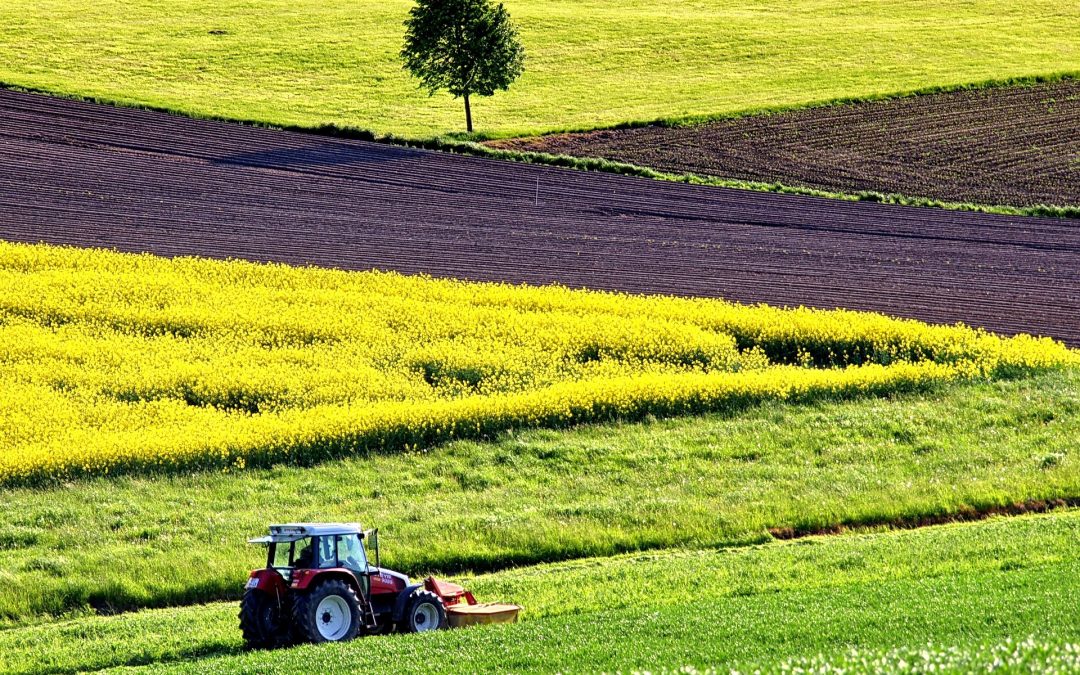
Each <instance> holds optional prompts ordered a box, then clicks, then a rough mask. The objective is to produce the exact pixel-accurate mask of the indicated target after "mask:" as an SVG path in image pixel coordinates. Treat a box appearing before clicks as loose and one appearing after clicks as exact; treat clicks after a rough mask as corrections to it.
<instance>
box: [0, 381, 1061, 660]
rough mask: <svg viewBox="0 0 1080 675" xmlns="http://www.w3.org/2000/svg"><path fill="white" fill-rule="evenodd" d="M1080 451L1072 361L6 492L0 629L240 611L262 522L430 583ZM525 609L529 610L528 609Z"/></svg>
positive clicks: (747, 531) (1006, 480) (750, 528)
mask: <svg viewBox="0 0 1080 675" xmlns="http://www.w3.org/2000/svg"><path fill="white" fill-rule="evenodd" d="M1077 438H1080V369H1076V368H1070V369H1067V370H1063V371H1054V372H1050V373H1045V374H1042V375H1037V376H1034V377H1030V378H1022V379H1013V380H1007V381H998V382H990V383H979V384H964V385H960V384H957V385H948V386H946V387H943V388H942V389H941V390H938V391H934V392H931V393H925V394H908V395H903V396H898V397H890V398H886V399H878V398H872V399H863V400H856V401H847V402H816V403H810V404H790V403H777V402H773V403H768V404H765V405H762V406H760V407H757V408H751V409H747V410H744V411H742V412H740V413H738V414H736V415H725V414H710V415H706V416H701V417H680V418H674V419H668V420H657V421H652V422H646V423H638V424H625V423H623V424H605V425H594V426H584V427H579V428H576V429H572V430H567V431H553V430H532V431H525V432H521V431H518V432H513V433H506V434H503V435H500V437H499V438H498V439H497V440H496V441H494V442H490V443H484V442H476V441H459V442H455V443H451V444H449V445H447V446H445V447H440V448H434V449H431V450H428V451H416V452H408V453H402V454H392V455H384V456H370V457H367V458H352V459H347V460H341V461H337V462H328V463H325V464H322V465H319V466H315V467H310V468H294V467H275V468H273V469H267V470H261V469H254V470H251V469H249V470H247V471H244V472H230V473H221V472H201V473H194V474H191V475H175V476H166V477H159V478H145V477H119V478H118V477H105V478H97V479H92V480H81V481H77V482H74V483H71V484H67V485H62V486H58V487H55V488H50V489H27V488H20V489H9V490H5V491H3V492H2V493H0V579H3V580H4V583H3V584H0V627H3V626H4V625H13V624H18V623H25V622H27V621H42V620H47V619H48V618H49V617H48V616H45V615H47V614H51V615H61V614H71V613H85V612H88V611H92V608H97V609H99V610H102V611H115V610H120V609H127V610H130V609H136V608H140V607H148V606H164V605H177V604H188V603H193V602H207V601H210V600H217V599H224V598H238V597H239V594H240V592H241V591H242V584H243V580H244V578H245V577H246V575H247V572H248V570H249V569H250V568H251V567H253V566H257V565H259V564H260V562H261V560H262V557H261V553H260V552H259V550H258V549H257V548H256V547H253V546H249V545H248V544H246V540H247V538H248V537H250V536H253V535H255V534H258V533H260V532H264V531H265V529H266V526H267V524H269V523H272V522H289V521H295V520H316V521H318V520H329V521H334V520H345V521H354V520H360V521H362V522H363V523H364V524H365V525H367V526H377V527H379V528H380V529H381V532H382V540H383V546H382V554H383V561H384V563H385V564H387V565H388V566H390V567H392V568H394V569H398V570H401V571H404V572H407V573H409V574H412V575H414V576H422V575H424V574H426V573H427V572H430V571H443V572H449V573H460V572H462V571H463V570H469V569H472V570H476V571H480V570H490V569H502V568H506V567H513V566H520V565H527V564H531V563H538V562H545V561H549V562H550V561H555V560H564V559H572V558H580V557H587V556H603V555H612V554H617V553H621V552H625V551H632V550H650V549H658V548H664V547H715V546H723V545H740V544H748V543H754V542H762V541H767V540H768V539H769V535H768V533H767V531H766V530H767V528H792V529H796V530H814V529H818V528H827V527H830V526H832V525H835V524H837V523H847V524H849V525H855V524H859V523H871V524H872V523H882V522H892V521H910V520H914V519H918V518H919V517H921V516H928V515H929V516H934V515H939V514H956V513H962V512H965V511H968V510H971V509H975V510H987V509H989V508H992V507H995V506H1002V505H1008V504H1012V503H1014V502H1019V501H1024V500H1045V501H1048V502H1050V501H1053V500H1056V499H1061V498H1075V497H1078V496H1080V455H1078V454H1077V453H1076V452H1075V448H1076V439H1077ZM105 569H107V570H108V574H102V573H101V571H102V570H105ZM492 593H493V594H496V593H497V594H502V593H504V589H498V590H497V591H495V590H493V591H492ZM568 601H569V600H568ZM529 604H530V606H531V613H532V614H533V615H534V616H535V612H536V611H537V610H538V609H539V606H538V605H537V599H536V597H535V596H530V597H529ZM2 651H3V649H2V648H0V652H2Z"/></svg>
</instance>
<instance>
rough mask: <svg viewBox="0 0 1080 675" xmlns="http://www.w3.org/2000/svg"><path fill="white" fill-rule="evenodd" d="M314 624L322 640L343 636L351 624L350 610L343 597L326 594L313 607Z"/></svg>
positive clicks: (331, 639)
mask: <svg viewBox="0 0 1080 675" xmlns="http://www.w3.org/2000/svg"><path fill="white" fill-rule="evenodd" d="M315 625H316V626H318V627H319V635H321V636H322V638H323V639H324V640H327V641H330V642H333V641H335V640H340V639H341V638H343V637H345V635H346V634H347V633H348V632H349V628H350V627H351V626H352V612H351V611H350V610H349V604H348V603H347V602H345V598H343V597H341V596H340V595H328V596H326V597H325V598H323V599H322V602H320V603H319V606H318V607H317V608H316V609H315Z"/></svg>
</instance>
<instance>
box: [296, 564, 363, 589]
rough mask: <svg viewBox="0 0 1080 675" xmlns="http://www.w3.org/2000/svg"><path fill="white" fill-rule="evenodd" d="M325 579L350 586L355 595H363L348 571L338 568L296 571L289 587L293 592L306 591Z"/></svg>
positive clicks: (354, 578)
mask: <svg viewBox="0 0 1080 675" xmlns="http://www.w3.org/2000/svg"><path fill="white" fill-rule="evenodd" d="M327 579H337V580H338V581H343V582H345V584H346V585H348V586H351V587H352V589H353V590H354V591H356V593H357V594H362V593H363V591H362V590H361V589H360V588H358V587H357V585H356V577H354V576H353V575H352V573H351V572H349V570H346V569H343V568H338V567H331V568H330V569H325V570H315V569H305V570H297V571H296V572H294V573H293V580H292V584H290V587H291V588H292V590H294V591H306V590H308V589H309V588H312V587H313V586H315V584H316V583H322V582H323V581H326V580H327Z"/></svg>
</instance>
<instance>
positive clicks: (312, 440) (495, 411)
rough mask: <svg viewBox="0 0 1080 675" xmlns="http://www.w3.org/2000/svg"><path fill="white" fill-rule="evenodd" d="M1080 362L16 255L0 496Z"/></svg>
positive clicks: (679, 316) (707, 306)
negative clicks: (69, 483)
mask: <svg viewBox="0 0 1080 675" xmlns="http://www.w3.org/2000/svg"><path fill="white" fill-rule="evenodd" d="M1078 360H1080V358H1078V353H1077V352H1074V351H1070V350H1068V349H1066V348H1065V347H1063V346H1062V345H1060V344H1059V343H1056V342H1053V341H1052V340H1049V339H1035V338H1031V337H1028V336H1018V337H1015V338H1008V339H1006V338H1000V337H998V336H995V335H992V334H988V333H985V332H981V331H977V330H972V329H968V328H964V327H962V326H957V327H939V326H928V325H926V324H922V323H919V322H916V321H909V320H898V319H890V318H888V317H884V316H881V315H875V314H868V313H857V312H846V311H831V312H828V311H820V310H808V309H798V310H777V309H773V308H770V307H765V306H758V307H747V306H741V305H734V304H730V303H726V302H723V301H719V300H690V299H679V298H662V297H653V298H649V297H633V296H627V295H620V294H610V293H596V292H589V291H569V290H566V289H561V288H555V287H548V288H535V287H524V286H522V287H512V286H506V285H497V284H475V283H465V282H455V281H438V280H432V279H426V278H423V277H404V276H401V275H397V274H391V273H375V272H368V273H347V272H337V271H331V270H322V269H314V268H304V269H298V268H289V267H285V266H280V265H277V266H275V265H255V264H252V263H246V262H240V261H232V262H222V261H211V260H199V259H181V260H169V259H164V258H156V257H153V256H149V255H143V256H135V255H126V254H118V253H110V252H103V251H94V250H80V249H67V248H52V247H46V246H25V245H14V244H2V243H0V384H2V388H0V484H2V483H7V484H19V483H21V484H29V483H43V482H48V481H53V480H60V479H69V478H73V477H79V476H87V475H104V474H109V473H117V472H161V471H178V470H186V469H196V468H198V469H207V468H222V469H241V468H243V467H245V466H248V465H255V464H259V465H269V464H274V463H280V462H300V463H312V462H315V461H318V460H323V459H327V458H331V457H340V456H346V455H352V454H357V453H367V452H373V451H401V450H408V449H409V448H413V447H427V446H430V445H432V444H434V443H438V442H441V441H446V440H451V439H454V438H462V437H477V436H486V435H490V434H492V433H496V432H499V431H502V430H505V429H510V428H515V427H535V426H548V427H563V426H567V425H571V424H575V423H580V422H588V421H594V420H600V419H609V418H639V417H641V416H644V415H671V414H683V413H697V412H704V411H710V410H733V409H736V408H739V407H743V406H746V405H748V404H753V403H758V402H761V401H767V400H789V401H807V400H813V399H816V398H846V397H852V396H860V395H881V394H886V393H890V392H894V391H906V390H913V389H920V388H926V387H930V386H933V385H935V384H940V383H943V382H949V381H956V380H965V379H971V378H996V377H1001V376H1014V375H1020V374H1024V373H1031V372H1036V371H1039V370H1043V369H1047V368H1054V367H1059V366H1064V365H1066V364H1072V363H1077V362H1078Z"/></svg>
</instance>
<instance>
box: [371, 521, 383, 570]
mask: <svg viewBox="0 0 1080 675" xmlns="http://www.w3.org/2000/svg"><path fill="white" fill-rule="evenodd" d="M372 535H373V536H374V538H375V567H380V568H381V567H382V564H381V562H380V560H379V528H377V527H376V528H375V530H374V531H373V532H372Z"/></svg>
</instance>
